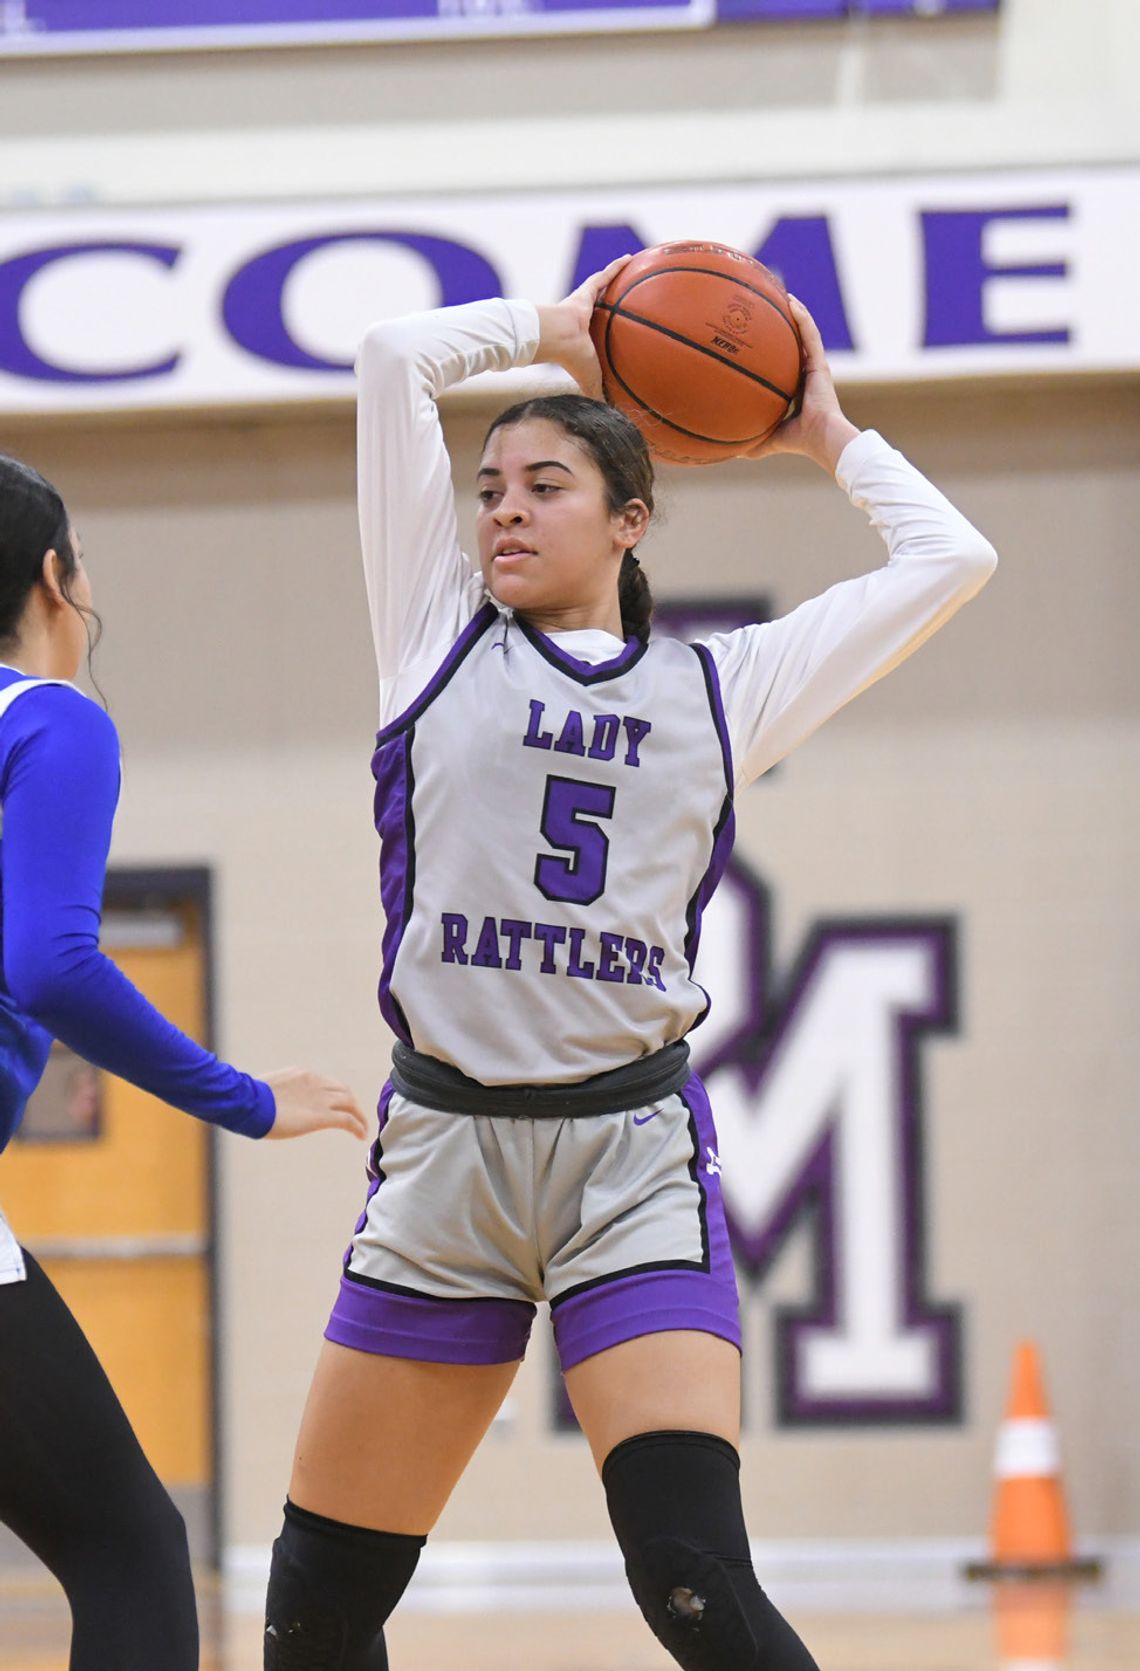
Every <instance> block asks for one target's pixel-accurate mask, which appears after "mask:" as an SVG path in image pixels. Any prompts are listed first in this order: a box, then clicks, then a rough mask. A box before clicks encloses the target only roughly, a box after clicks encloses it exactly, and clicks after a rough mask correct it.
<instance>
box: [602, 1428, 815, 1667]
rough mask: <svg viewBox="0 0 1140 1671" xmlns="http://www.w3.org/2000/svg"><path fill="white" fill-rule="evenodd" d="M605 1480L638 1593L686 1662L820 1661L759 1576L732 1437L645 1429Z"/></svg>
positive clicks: (615, 1458) (662, 1637)
mask: <svg viewBox="0 0 1140 1671" xmlns="http://www.w3.org/2000/svg"><path fill="white" fill-rule="evenodd" d="M602 1482H603V1484H604V1485H605V1488H606V1501H607V1503H608V1505H609V1511H610V1519H611V1520H612V1521H613V1525H614V1530H615V1532H616V1533H617V1537H618V1542H619V1543H620V1545H621V1549H622V1554H623V1555H624V1556H625V1570H626V1574H627V1576H628V1578H629V1584H630V1589H631V1590H632V1591H633V1594H634V1599H635V1600H636V1602H637V1604H638V1606H639V1607H640V1608H641V1611H642V1613H643V1614H644V1616H645V1620H646V1623H647V1624H648V1625H649V1628H650V1629H651V1630H652V1632H653V1634H654V1635H655V1636H656V1637H657V1640H658V1641H659V1642H660V1643H661V1645H662V1646H663V1647H664V1648H667V1649H668V1651H669V1653H670V1654H672V1656H673V1658H674V1659H675V1660H676V1662H677V1664H678V1665H680V1666H681V1667H682V1671H818V1668H817V1667H816V1665H815V1661H814V1660H813V1659H812V1657H811V1655H810V1654H809V1653H808V1651H807V1649H806V1648H805V1647H804V1645H803V1643H802V1642H801V1641H800V1639H799V1637H798V1636H797V1635H796V1633H795V1632H794V1631H793V1630H792V1628H791V1626H790V1625H789V1624H788V1623H787V1621H786V1620H785V1619H784V1618H782V1617H781V1615H780V1614H779V1613H778V1612H777V1611H776V1609H775V1608H774V1607H773V1606H772V1603H771V1602H770V1601H769V1600H768V1598H767V1596H766V1595H765V1594H764V1592H763V1590H761V1588H760V1586H759V1584H758V1583H757V1582H756V1574H755V1573H754V1572H753V1570H752V1557H751V1554H750V1553H749V1549H748V1534H747V1531H746V1530H745V1525H744V1511H743V1507H742V1505H741V1501H740V1458H739V1456H738V1455H737V1453H736V1451H735V1450H734V1449H733V1447H732V1446H731V1445H730V1444H729V1443H728V1442H727V1440H725V1439H721V1438H718V1437H717V1435H715V1434H712V1433H642V1434H639V1435H638V1436H637V1437H636V1438H634V1439H627V1440H625V1441H624V1442H623V1443H622V1444H620V1445H617V1446H615V1448H614V1449H613V1450H612V1451H611V1452H610V1454H609V1456H608V1457H607V1458H606V1461H605V1466H604V1467H603V1469H602Z"/></svg>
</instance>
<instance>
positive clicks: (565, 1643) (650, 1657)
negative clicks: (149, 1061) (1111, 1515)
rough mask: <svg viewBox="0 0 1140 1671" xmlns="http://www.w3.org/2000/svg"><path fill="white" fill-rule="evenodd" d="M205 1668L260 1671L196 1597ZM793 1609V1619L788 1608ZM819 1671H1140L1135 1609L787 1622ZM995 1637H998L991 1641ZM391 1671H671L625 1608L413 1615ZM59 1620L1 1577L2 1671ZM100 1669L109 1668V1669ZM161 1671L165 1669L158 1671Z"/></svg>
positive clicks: (814, 1616) (38, 1658)
mask: <svg viewBox="0 0 1140 1671" xmlns="http://www.w3.org/2000/svg"><path fill="white" fill-rule="evenodd" d="M201 1605H202V1624H203V1655H202V1671H260V1668H261V1653H260V1644H261V1629H260V1623H259V1621H258V1620H257V1619H256V1618H255V1617H250V1616H249V1614H242V1615H235V1614H227V1613H226V1612H225V1610H224V1608H223V1607H222V1605H221V1601H220V1597H219V1595H218V1593H217V1591H216V1589H214V1588H213V1587H211V1586H209V1585H208V1584H203V1586H202V1589H201ZM789 1611H790V1610H789ZM793 1617H794V1619H795V1623H796V1625H797V1628H798V1629H799V1630H800V1631H801V1633H802V1634H803V1636H804V1638H805V1640H806V1641H807V1642H808V1643H809V1644H810V1646H811V1648H812V1651H813V1652H814V1654H815V1656H816V1658H817V1659H818V1660H819V1663H820V1665H821V1667H822V1668H823V1671H1136V1668H1137V1667H1138V1666H1140V1612H1122V1611H1119V1610H1116V1609H1114V1608H1108V1607H1105V1606H1102V1605H1101V1604H1100V1603H1099V1602H1098V1600H1097V1599H1096V1598H1095V1597H1094V1596H1091V1595H1089V1596H1081V1597H1079V1598H1078V1599H1077V1600H1076V1602H1075V1604H1073V1605H1070V1604H1069V1602H1068V1601H1067V1599H1066V1598H1056V1597H1050V1596H1049V1595H1048V1594H1045V1595H1044V1596H1043V1597H1042V1598H1040V1599H1038V1600H1032V1599H1031V1600H1030V1601H1029V1602H1028V1603H1027V1604H1026V1605H1025V1606H1024V1607H1022V1606H1021V1605H1020V1603H1019V1604H1018V1607H1017V1610H1016V1617H1013V1618H1004V1619H1003V1620H1002V1621H1000V1624H999V1621H998V1620H996V1619H995V1618H994V1616H993V1615H992V1614H991V1611H990V1608H989V1605H988V1603H987V1601H986V1599H985V1598H984V1597H980V1598H979V1601H978V1603H977V1605H976V1606H971V1607H970V1608H968V1609H964V1610H959V1611H956V1612H953V1613H922V1614H917V1613H912V1614H907V1613H902V1612H900V1613H897V1614H882V1613H857V1614H852V1613H833V1612H827V1613H811V1612H798V1611H797V1612H795V1613H794V1614H793ZM999 1632H1000V1634H999ZM388 1639H389V1645H390V1650H391V1658H392V1664H393V1668H394V1671H669V1667H670V1665H671V1661H669V1660H668V1659H667V1658H666V1656H665V1655H664V1654H663V1653H662V1652H661V1650H660V1649H659V1648H658V1647H657V1644H656V1643H655V1642H654V1641H653V1639H652V1637H650V1636H649V1634H648V1632H647V1631H646V1629H645V1627H644V1625H643V1624H642V1622H641V1620H640V1618H639V1617H637V1615H636V1614H634V1613H633V1611H632V1608H631V1609H630V1610H629V1611H615V1610H607V1611H605V1612H586V1611H575V1612H573V1613H552V1612H503V1611H500V1612H498V1613H490V1612H486V1613H478V1614H470V1613H450V1614H438V1613H421V1612H406V1613H404V1614H403V1615H402V1616H398V1617H397V1618H396V1619H395V1620H394V1621H393V1623H392V1625H391V1626H390V1628H389V1632H388ZM66 1641H67V1617H66V1609H65V1607H64V1606H63V1604H62V1600H61V1599H59V1598H58V1593H57V1592H53V1587H52V1586H51V1585H50V1583H49V1581H46V1580H43V1579H40V1578H32V1577H21V1578H20V1579H18V1580H3V1579H0V1666H3V1668H4V1671H66V1664H67V1658H66ZM108 1671H113V1668H112V1667H108ZM155 1671H161V1667H157V1666H156V1667H155Z"/></svg>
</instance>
